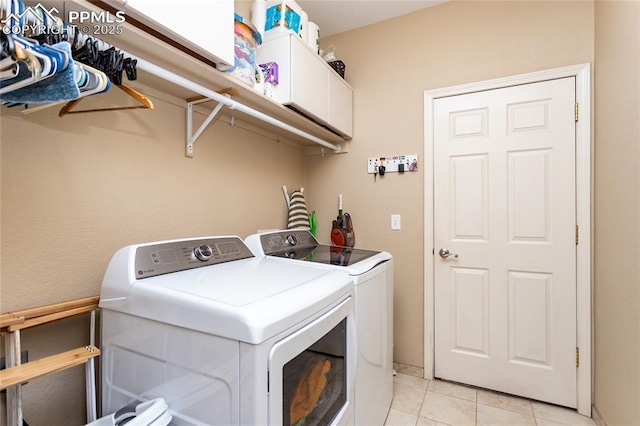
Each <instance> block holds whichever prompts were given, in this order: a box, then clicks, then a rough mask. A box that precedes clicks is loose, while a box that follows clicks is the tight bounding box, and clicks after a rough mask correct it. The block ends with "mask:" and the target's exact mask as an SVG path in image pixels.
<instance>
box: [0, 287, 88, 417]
mask: <svg viewBox="0 0 640 426" xmlns="http://www.w3.org/2000/svg"><path fill="white" fill-rule="evenodd" d="M99 299H100V298H99V296H93V297H87V298H84V299H76V300H71V301H68V302H62V303H56V304H52V305H45V306H40V307H37V308H30V309H24V310H21V311H14V312H7V313H4V314H0V334H1V335H2V336H4V337H5V354H6V359H7V363H6V365H7V368H6V369H4V370H0V390H4V389H6V390H7V424H9V425H22V423H23V419H22V388H21V387H22V384H23V383H26V382H28V381H30V380H35V379H38V378H40V377H44V376H48V375H50V374H54V373H57V372H60V371H63V370H66V369H68V368H71V367H75V366H78V365H82V364H85V365H86V376H87V417H88V419H95V416H96V414H95V412H96V403H95V391H94V387H95V379H94V371H95V370H94V365H93V360H94V358H95V357H97V356H98V355H100V349H98V348H97V347H96V346H94V344H93V343H94V336H95V311H96V309H98V302H99ZM89 312H90V313H91V336H90V341H91V342H90V344H89V345H87V346H84V347H81V348H77V349H72V350H70V351H66V352H63V353H59V354H55V355H51V356H47V357H44V358H41V359H38V360H35V361H31V362H27V363H25V364H21V363H20V351H21V348H20V331H21V330H24V329H27V328H31V327H36V326H38V325H42V324H47V323H50V322H53V321H57V320H61V319H64V318H69V317H72V316H76V315H80V314H85V313H89Z"/></svg>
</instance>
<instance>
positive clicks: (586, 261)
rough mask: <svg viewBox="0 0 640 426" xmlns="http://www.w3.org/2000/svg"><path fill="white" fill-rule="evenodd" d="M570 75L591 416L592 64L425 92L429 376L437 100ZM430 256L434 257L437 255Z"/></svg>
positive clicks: (579, 297) (583, 368)
mask: <svg viewBox="0 0 640 426" xmlns="http://www.w3.org/2000/svg"><path fill="white" fill-rule="evenodd" d="M566 77H575V78H576V102H577V103H578V105H579V106H580V117H579V120H578V121H577V122H576V221H577V225H578V226H579V229H580V239H579V244H578V245H577V246H576V256H577V271H576V279H577V293H576V302H577V306H576V308H577V311H576V314H577V317H576V326H577V329H576V332H577V335H576V336H577V345H578V347H579V348H580V349H581V350H580V366H579V367H578V368H577V377H576V378H577V389H576V390H577V401H576V403H577V409H578V412H579V413H580V414H582V415H585V416H589V417H590V416H591V380H592V345H591V336H592V324H591V316H592V305H591V294H592V288H593V287H592V282H591V280H592V260H591V252H592V239H591V234H592V223H591V210H592V202H591V191H592V166H591V152H592V146H591V144H592V141H591V64H589V63H586V64H579V65H573V66H568V67H563V68H555V69H551V70H545V71H538V72H533V73H527V74H520V75H516V76H511V77H505V78H498V79H493V80H486V81H481V82H477V83H470V84H463V85H459V86H451V87H445V88H441V89H434V90H427V91H425V92H424V157H425V161H424V164H425V165H426V166H427V167H428V168H427V169H425V170H427V172H425V173H424V188H425V189H424V224H425V226H424V253H425V256H424V271H425V272H424V377H425V378H426V379H432V378H433V377H434V368H435V329H434V324H435V306H434V303H435V297H434V280H435V278H434V273H435V256H434V255H433V254H434V253H435V247H434V212H433V209H434V202H433V197H434V188H433V184H434V176H433V162H434V158H433V148H434V135H433V128H434V125H433V123H434V117H433V114H434V102H435V100H436V99H439V98H445V97H449V96H455V95H463V94H468V93H473V92H480V91H484V90H493V89H500V88H504V87H510V86H517V85H522V84H529V83H537V82H541V81H546V80H555V79H560V78H566ZM428 253H432V255H431V256H429V255H428Z"/></svg>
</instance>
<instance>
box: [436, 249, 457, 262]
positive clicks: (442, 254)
mask: <svg viewBox="0 0 640 426" xmlns="http://www.w3.org/2000/svg"><path fill="white" fill-rule="evenodd" d="M438 254H439V255H440V257H441V258H443V259H446V258H448V257H449V256H453V257H455V258H457V257H458V255H457V254H455V253H451V252H449V249H447V248H441V249H440V251H439V252H438Z"/></svg>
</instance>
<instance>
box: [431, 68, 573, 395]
mask: <svg viewBox="0 0 640 426" xmlns="http://www.w3.org/2000/svg"><path fill="white" fill-rule="evenodd" d="M574 105H575V78H574V77H568V78H563V79H557V80H550V81H545V82H540V83H532V84H525V85H521V86H514V87H507V88H501V89H495V90H488V91H484V92H478V93H471V94H465V95H459V96H451V97H447V98H441V99H436V100H435V102H434V227H435V229H434V243H435V266H434V268H435V269H434V271H435V273H434V275H435V295H434V297H435V302H434V304H435V376H436V377H439V378H443V379H448V380H454V381H458V382H462V383H468V384H472V385H476V386H480V387H483V388H488V389H494V390H498V391H502V392H507V393H511V394H515V395H521V396H525V397H529V398H533V399H537V400H542V401H547V402H552V403H555V404H559V405H564V406H568V407H576V355H575V353H576V245H575V244H576V240H575V229H576V192H575V191H576V189H575V188H576V186H575V118H574ZM442 248H444V249H448V250H449V252H450V253H452V255H450V256H448V257H441V256H439V255H438V251H439V250H440V249H442ZM453 254H457V255H458V257H454V255H453Z"/></svg>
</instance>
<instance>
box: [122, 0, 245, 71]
mask: <svg viewBox="0 0 640 426" xmlns="http://www.w3.org/2000/svg"><path fill="white" fill-rule="evenodd" d="M111 1H113V0H111ZM124 10H125V12H126V13H127V14H128V15H131V16H132V17H133V18H135V19H137V20H139V21H140V22H142V23H144V24H146V25H148V26H149V27H151V28H153V29H155V30H157V31H159V32H161V33H163V34H164V35H166V36H168V37H170V38H172V39H174V40H175V41H177V42H178V43H180V44H182V45H184V46H185V47H187V48H189V49H191V50H193V51H194V52H196V53H198V54H200V55H202V56H204V57H205V58H207V59H210V60H212V61H214V62H215V63H216V64H220V67H219V68H221V69H225V68H228V67H229V66H232V65H233V63H234V47H233V43H234V41H233V37H234V35H233V34H234V33H233V13H234V2H233V0H182V1H180V2H175V1H168V0H162V1H158V0H128V1H127V2H126V8H124Z"/></svg>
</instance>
